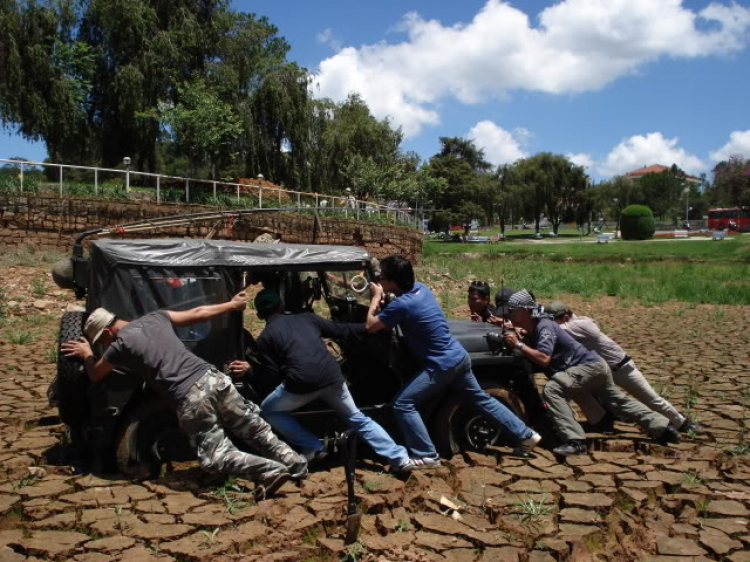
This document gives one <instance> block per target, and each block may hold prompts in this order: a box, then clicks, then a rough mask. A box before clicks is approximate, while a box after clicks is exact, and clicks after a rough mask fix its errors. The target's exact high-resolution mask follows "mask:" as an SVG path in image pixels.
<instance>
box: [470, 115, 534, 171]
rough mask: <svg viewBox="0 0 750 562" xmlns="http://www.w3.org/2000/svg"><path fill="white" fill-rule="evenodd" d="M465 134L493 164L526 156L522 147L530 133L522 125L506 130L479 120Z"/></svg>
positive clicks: (507, 162)
mask: <svg viewBox="0 0 750 562" xmlns="http://www.w3.org/2000/svg"><path fill="white" fill-rule="evenodd" d="M466 136H467V138H469V139H472V140H473V141H474V142H475V144H476V145H477V147H478V148H481V149H482V150H484V157H485V158H486V159H487V161H488V162H490V163H491V164H493V165H494V166H499V165H500V164H511V163H513V162H515V161H516V160H518V159H519V158H526V157H527V156H528V153H527V152H526V151H525V150H523V148H522V147H523V145H525V144H526V142H527V140H528V138H529V137H530V136H531V133H530V132H529V131H527V130H526V129H524V128H522V127H520V128H518V129H514V130H513V131H506V130H505V129H503V128H502V127H499V126H498V125H496V124H495V123H493V122H492V121H479V122H478V123H477V124H476V125H474V126H473V127H472V128H471V129H470V130H469V132H468V133H467V135H466Z"/></svg>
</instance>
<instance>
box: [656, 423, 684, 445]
mask: <svg viewBox="0 0 750 562" xmlns="http://www.w3.org/2000/svg"><path fill="white" fill-rule="evenodd" d="M680 439H682V437H680V432H679V431H677V429H675V426H673V425H672V424H671V423H670V424H669V425H667V427H665V428H664V429H663V430H662V432H661V433H660V434H659V435H657V436H656V441H657V443H659V444H661V445H668V444H669V443H679V442H680Z"/></svg>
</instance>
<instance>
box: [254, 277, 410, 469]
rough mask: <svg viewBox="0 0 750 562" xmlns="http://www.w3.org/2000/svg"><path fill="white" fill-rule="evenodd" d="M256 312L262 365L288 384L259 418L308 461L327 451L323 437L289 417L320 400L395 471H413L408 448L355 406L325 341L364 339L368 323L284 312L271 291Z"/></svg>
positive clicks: (263, 294)
mask: <svg viewBox="0 0 750 562" xmlns="http://www.w3.org/2000/svg"><path fill="white" fill-rule="evenodd" d="M255 309H256V311H257V312H258V316H260V317H261V318H262V319H264V320H265V321H266V328H265V329H264V330H263V332H262V333H261V335H260V337H259V338H258V342H257V343H258V351H259V352H260V361H261V362H262V363H263V364H264V367H265V369H267V370H277V371H278V372H279V373H280V374H281V376H282V377H283V381H284V382H282V383H281V384H280V385H279V386H278V387H277V388H276V390H274V391H273V392H272V393H271V394H269V395H268V397H267V398H266V399H265V400H264V401H263V403H262V404H261V414H262V415H263V417H264V418H266V419H267V420H268V422H269V423H270V424H271V425H272V426H273V428H274V429H275V430H276V431H278V432H279V433H280V434H281V435H283V436H284V438H285V439H286V440H287V441H288V442H289V443H291V444H292V445H294V446H295V447H297V448H298V449H299V450H300V451H301V452H302V454H303V455H304V456H305V457H306V458H307V459H308V460H317V459H319V458H321V457H322V456H323V455H324V454H325V451H324V449H323V446H322V444H321V442H320V439H319V438H318V437H317V436H316V435H315V434H313V433H312V432H310V431H309V430H308V429H306V428H305V427H303V426H302V424H301V423H300V422H299V421H298V420H297V419H296V418H295V417H294V416H292V415H291V414H289V412H293V411H295V410H297V409H299V408H301V407H302V406H304V405H305V404H307V403H309V402H312V401H313V400H315V399H320V400H323V401H324V402H325V403H326V404H328V405H329V406H330V407H331V408H332V409H333V410H334V412H336V414H337V415H338V416H339V417H341V418H342V419H343V420H344V421H345V422H346V425H347V426H348V427H349V428H350V429H353V430H354V431H355V432H356V433H357V435H359V436H360V438H361V439H362V440H363V441H364V442H365V443H367V444H368V445H370V447H372V449H373V450H374V451H375V453H376V454H378V455H380V456H381V457H383V458H385V459H386V460H387V461H388V462H389V464H390V465H391V467H392V468H393V470H395V471H408V470H411V469H413V468H414V466H413V463H411V462H410V459H409V455H408V453H407V452H406V449H405V448H404V447H402V446H400V445H397V444H396V443H395V442H394V441H393V439H391V437H390V436H389V435H388V433H386V431H385V430H384V429H383V428H382V427H380V425H378V424H377V423H375V422H374V421H373V420H372V419H370V418H369V417H367V416H366V415H364V414H363V413H362V412H361V411H360V410H359V408H357V406H356V405H355V404H354V400H353V399H352V396H351V394H350V393H349V389H348V388H347V385H346V382H345V381H344V376H343V375H342V374H341V368H340V367H339V364H338V362H337V361H336V358H335V357H333V355H331V354H330V353H329V352H328V350H327V349H326V346H325V344H324V343H323V340H321V337H327V338H335V339H349V338H356V337H360V336H364V335H365V327H364V324H341V323H335V322H330V321H328V320H325V319H324V318H321V317H319V316H318V315H316V314H313V313H312V312H301V313H298V314H284V313H283V312H282V304H281V298H280V297H279V294H278V293H277V292H275V291H272V290H270V289H263V290H262V291H261V292H260V293H258V295H257V296H256V297H255Z"/></svg>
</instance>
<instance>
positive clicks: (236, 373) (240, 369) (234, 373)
mask: <svg viewBox="0 0 750 562" xmlns="http://www.w3.org/2000/svg"><path fill="white" fill-rule="evenodd" d="M249 370H250V363H248V362H247V361H232V362H231V363H230V364H229V365H227V375H229V376H230V377H240V376H242V375H244V374H245V373H246V372H247V371H249Z"/></svg>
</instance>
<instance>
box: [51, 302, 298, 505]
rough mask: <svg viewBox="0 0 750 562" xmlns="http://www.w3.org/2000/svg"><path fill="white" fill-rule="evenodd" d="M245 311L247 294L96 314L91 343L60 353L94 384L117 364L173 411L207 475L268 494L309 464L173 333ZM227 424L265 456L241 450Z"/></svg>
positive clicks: (89, 329) (90, 323) (89, 327)
mask: <svg viewBox="0 0 750 562" xmlns="http://www.w3.org/2000/svg"><path fill="white" fill-rule="evenodd" d="M246 306H247V295H246V294H245V292H244V291H242V292H240V293H238V294H237V295H235V296H234V297H233V298H232V299H231V300H230V301H228V302H225V303H221V304H214V305H206V306H199V307H196V308H193V309H191V310H184V311H173V310H157V311H155V312H151V313H149V314H146V315H144V316H142V317H141V318H138V319H137V320H133V321H132V322H127V321H125V320H121V319H118V318H116V317H115V315H114V314H112V313H111V312H109V311H108V310H105V309H103V308H98V309H96V310H95V311H94V312H92V313H91V315H90V316H89V317H88V319H87V320H86V324H85V325H84V334H86V338H80V340H79V341H69V342H66V343H63V344H62V350H63V352H64V353H65V355H66V356H69V357H79V358H80V359H82V360H83V363H84V365H85V368H86V372H87V374H88V376H89V379H90V380H91V382H93V383H97V382H100V381H101V380H103V379H104V378H105V377H106V376H108V375H109V374H110V373H111V372H112V369H113V368H114V367H115V365H118V366H122V367H125V368H127V369H128V370H130V371H131V372H133V373H137V374H139V375H140V376H142V377H143V378H144V379H146V382H147V383H148V384H149V386H151V387H152V388H153V389H154V390H156V391H157V392H158V393H160V394H161V395H163V396H164V397H165V398H167V399H168V400H169V401H170V403H171V404H172V405H173V406H174V407H175V409H176V411H177V418H178V420H179V424H180V427H181V428H182V430H183V431H185V433H187V435H188V436H189V438H190V441H191V443H192V445H193V446H194V447H195V449H196V450H197V453H198V459H199V461H200V463H201V466H202V467H203V469H205V470H207V471H208V472H218V473H222V474H237V475H241V476H244V477H247V478H251V479H254V480H255V481H256V482H257V484H258V485H259V488H258V490H259V492H260V493H262V494H264V495H265V494H271V493H273V492H274V491H275V490H277V489H278V488H279V487H280V486H281V485H282V484H284V482H287V481H289V480H291V479H293V478H302V477H304V476H305V475H306V474H307V462H306V461H305V459H303V458H302V457H300V455H298V454H297V453H295V452H294V451H293V450H292V449H291V448H290V447H289V446H288V445H286V444H285V443H284V442H282V441H280V440H279V439H278V438H277V437H276V436H275V435H274V434H273V432H272V431H271V427H270V426H269V425H268V424H267V423H266V422H265V421H264V420H263V419H262V418H261V417H260V411H259V408H258V406H256V405H255V404H252V403H251V402H246V401H245V400H244V399H243V398H242V396H240V394H239V393H238V392H237V390H236V389H235V387H234V385H233V384H232V381H231V379H230V378H229V377H228V376H226V375H225V374H224V373H222V372H220V371H218V370H217V369H216V368H215V367H214V366H213V365H210V364H209V363H207V362H205V361H204V360H203V359H201V358H199V357H198V356H196V355H194V354H192V353H191V352H190V351H188V349H187V348H186V347H185V346H184V344H183V343H182V342H181V341H180V339H179V338H178V337H177V334H176V333H175V331H174V329H173V328H174V327H175V326H186V325H189V324H195V323H197V322H205V321H206V320H209V319H211V318H215V317H217V316H220V315H222V314H226V313H229V312H232V311H241V310H244V309H245V307H246ZM87 340H88V341H87ZM97 342H99V343H101V344H102V345H103V346H104V347H105V348H106V351H105V352H104V354H103V355H102V357H101V358H100V359H99V360H98V361H97V360H96V359H95V357H94V354H93V352H92V350H91V345H93V344H95V343H97ZM225 426H226V428H227V429H229V430H230V431H231V432H232V435H233V436H234V437H236V438H238V439H241V440H242V441H244V442H245V443H246V444H247V445H249V446H250V447H251V448H252V449H253V450H255V451H256V452H257V453H259V454H260V455H262V456H257V455H254V454H250V453H246V452H244V451H240V450H239V449H238V448H237V447H236V446H235V445H234V444H233V443H232V441H231V440H230V439H229V437H228V436H227V434H226V432H225V430H224V427H225Z"/></svg>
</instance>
